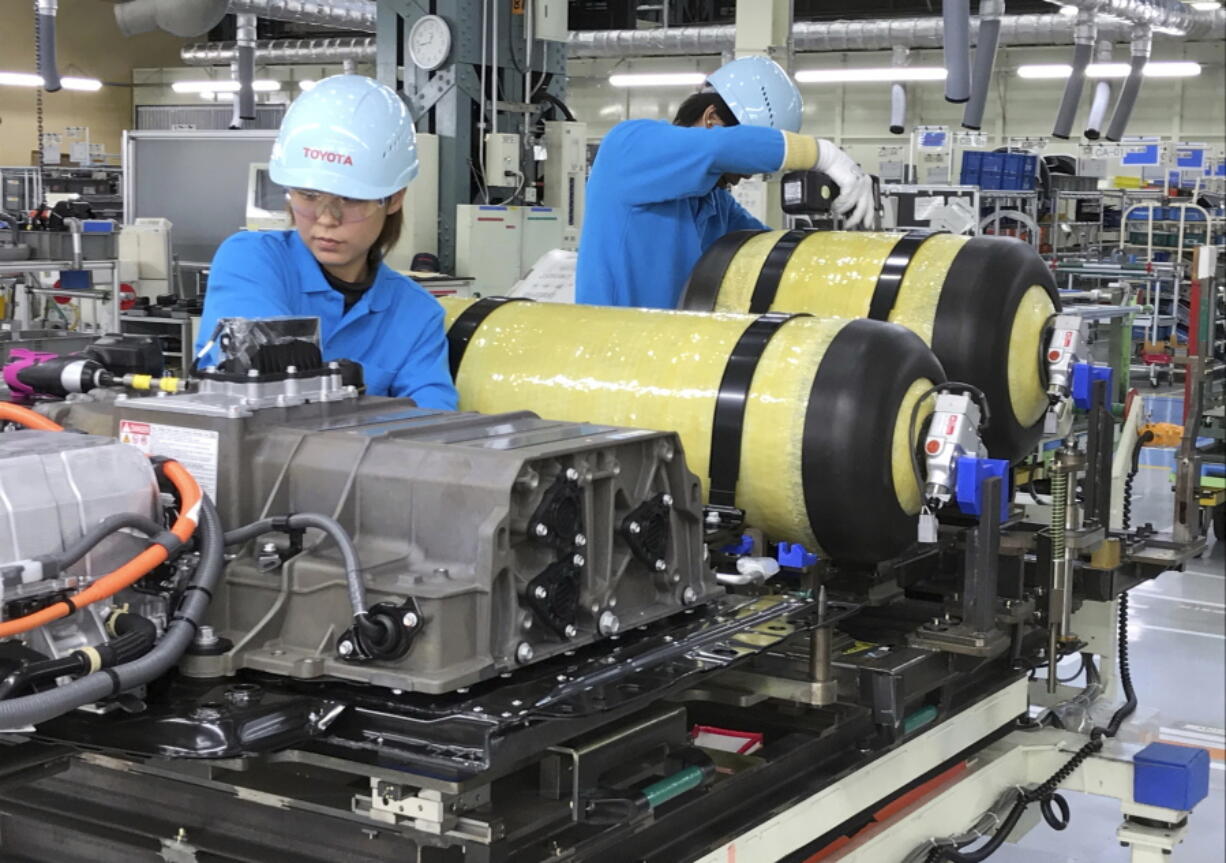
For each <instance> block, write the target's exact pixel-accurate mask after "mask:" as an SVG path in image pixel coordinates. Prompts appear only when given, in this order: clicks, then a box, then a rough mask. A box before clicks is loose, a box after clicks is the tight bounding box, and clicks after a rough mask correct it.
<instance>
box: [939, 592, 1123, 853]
mask: <svg viewBox="0 0 1226 863" xmlns="http://www.w3.org/2000/svg"><path fill="white" fill-rule="evenodd" d="M1119 603H1120V613H1119V664H1120V685H1121V686H1122V687H1123V689H1124V703H1123V704H1121V705H1120V706H1119V708H1118V709H1117V710H1116V711H1115V713H1113V714H1112V715H1111V721H1110V722H1108V723H1107V727H1106V728H1101V727H1099V728H1095V729H1094V730H1093V731H1091V732H1090V739H1089V740H1087V741H1086V743H1085V744H1084V745H1083V746H1082V747H1081V748H1080V749H1078V750H1077V751H1076V752H1075V753H1073V757H1072V758H1070V759H1069V760H1068V761H1067V762H1065V764H1064V766H1063V767H1061V768H1060V769H1059V770H1057V771H1056V772H1055V773H1053V774H1052V775H1051V776H1050V777H1049V778H1048V780H1047V781H1046V782H1044V783H1043V784H1041V785H1039V786H1037V787H1035V788H1032V789H1030V790H1029V791H1023V792H1022V793H1021V796H1020V797H1018V800H1017V802H1016V803H1014V804H1013V808H1011V809H1010V810H1009V814H1008V815H1006V816H1005V818H1004V820H1002V821H1001V823H1000V827H998V828H997V829H996V832H995V833H993V834H992V836H991V838H990V839H989V840H988V841H987V842H986V843H985V844H984V845H983V846H982V847H981V848H977V849H975V850H974V851H967V852H962V851H958V850H957V849H954V848H941V847H939V846H936V847H934V848H933V849H932V850H931V851H929V852H928V856H927V858H926V863H941V861H949V863H981V861H983V860H986V859H988V858H989V857H991V856H992V855H993V854H994V853H996V851H997V849H998V848H1000V846H1001V845H1003V844H1004V843H1005V839H1007V838H1008V836H1009V834H1010V833H1012V832H1013V828H1014V827H1016V826H1017V822H1018V820H1019V819H1020V818H1021V817H1022V813H1023V812H1025V811H1026V807H1027V806H1029V805H1030V804H1031V803H1038V804H1039V811H1040V812H1041V813H1042V815H1043V820H1044V821H1046V822H1047V823H1048V825H1050V826H1051V828H1052V829H1054V830H1064V829H1065V828H1066V827H1068V825H1069V821H1070V820H1071V819H1072V810H1071V809H1070V808H1069V805H1068V801H1067V800H1066V799H1065V798H1064V796H1063V795H1062V794H1060V793H1059V792H1058V789H1059V788H1060V785H1061V784H1062V783H1063V782H1064V781H1065V780H1066V779H1068V778H1069V777H1070V776H1072V775H1073V774H1074V773H1076V772H1077V768H1078V767H1080V766H1081V765H1082V763H1083V762H1085V761H1086V760H1087V759H1088V758H1090V757H1091V756H1093V755H1096V754H1098V753H1099V752H1101V751H1102V748H1103V739H1104V738H1107V737H1114V736H1115V735H1116V734H1118V733H1119V730H1120V726H1121V725H1123V724H1124V720H1125V719H1127V718H1128V717H1129V716H1131V715H1132V714H1133V713H1134V712H1135V711H1136V709H1137V693H1136V690H1135V689H1134V688H1133V686H1132V669H1131V668H1130V666H1129V664H1128V594H1127V592H1125V593H1121V594H1120V598H1119ZM1057 810H1058V811H1057Z"/></svg>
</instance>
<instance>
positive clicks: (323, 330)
mask: <svg viewBox="0 0 1226 863" xmlns="http://www.w3.org/2000/svg"><path fill="white" fill-rule="evenodd" d="M269 175H270V177H271V178H272V180H273V181H274V182H276V183H278V184H280V185H282V186H284V187H285V188H286V189H288V190H289V191H288V194H287V197H288V201H289V209H290V213H291V215H292V216H293V219H294V230H290V231H251V232H241V233H238V234H235V235H234V236H232V237H230V238H229V239H227V240H226V241H225V242H224V243H222V244H221V247H220V248H219V249H218V250H217V254H216V255H215V257H214V258H213V263H212V266H211V268H210V270H209V287H208V293H207V294H206V295H205V302H204V313H203V315H202V317H201V321H200V342H199V343H198V344H197V354H198V360H199V362H201V363H208V362H215V361H216V360H215V350H216V349H215V348H214V347H213V345H212V338H211V336H212V334H213V332H214V330H215V328H216V325H217V322H218V320H220V319H221V318H230V317H239V318H264V317H278V316H293V317H316V318H319V322H320V336H321V339H322V345H321V347H322V349H323V356H324V359H326V360H341V359H347V360H353V361H354V362H357V363H360V364H361V365H362V369H363V375H364V379H365V383H366V391H367V392H368V393H370V394H372V395H388V396H404V397H408V398H411V399H413V400H414V401H415V402H417V404H418V405H419V406H421V407H424V408H437V409H443V410H455V408H456V402H457V396H456V390H455V386H454V385H453V384H452V381H451V376H450V374H449V371H448V365H447V339H446V334H445V332H444V328H443V309H442V307H441V306H440V305H439V304H438V302H437V301H436V300H435V299H434V298H433V297H432V296H430V294H429V293H428V292H426V291H425V290H424V289H423V288H422V287H421V286H420V285H418V284H417V283H416V282H414V281H412V280H411V279H408V278H406V277H404V276H402V275H400V274H399V273H396V272H394V271H393V270H392V269H390V268H389V267H388V266H387V265H386V264H384V263H383V262H382V257H383V255H384V254H385V253H386V252H387V251H388V250H389V249H390V248H391V247H392V246H393V245H395V243H396V240H397V239H398V238H399V235H400V229H401V225H402V222H403V213H402V210H401V208H402V206H403V203H404V194H405V187H406V186H408V184H409V182H410V181H411V180H412V179H413V178H414V177H415V176H416V175H417V145H416V135H415V132H414V130H413V123H412V120H411V119H410V118H409V115H408V111H407V109H406V107H405V105H404V103H403V101H401V99H400V97H399V96H397V95H396V93H395V92H394V91H392V90H391V89H390V88H388V87H386V86H384V85H382V84H380V83H378V82H376V81H374V80H372V79H370V78H365V77H362V76H359V75H337V76H334V77H332V78H328V79H325V80H323V81H321V82H319V83H318V84H317V85H316V86H315V87H314V88H313V89H312V90H310V91H309V92H308V93H305V94H303V95H302V96H300V97H299V98H298V99H297V100H296V101H295V102H294V103H293V104H292V105H291V106H290V109H289V111H287V112H286V115H285V119H284V120H283V121H282V123H281V129H280V132H279V134H278V136H277V142H276V144H275V145H274V146H273V152H272V158H271V159H270V161H269Z"/></svg>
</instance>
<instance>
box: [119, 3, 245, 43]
mask: <svg viewBox="0 0 1226 863" xmlns="http://www.w3.org/2000/svg"><path fill="white" fill-rule="evenodd" d="M225 16H226V0H128V2H127V3H120V4H118V5H117V6H116V7H115V23H116V24H118V25H119V32H121V33H123V35H125V36H135V35H136V34H137V33H148V32H150V31H152V30H159V29H160V30H165V31H166V32H167V33H171V34H173V35H175V36H184V37H187V36H199V35H200V34H201V33H207V32H208V31H209V30H210V29H212V28H213V27H216V26H217V24H218V23H219V22H220V21H221V19H222V18H224V17H225Z"/></svg>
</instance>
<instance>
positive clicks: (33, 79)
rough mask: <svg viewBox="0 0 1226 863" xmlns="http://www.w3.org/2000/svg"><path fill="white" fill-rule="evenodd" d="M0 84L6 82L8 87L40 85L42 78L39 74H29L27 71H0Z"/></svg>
mask: <svg viewBox="0 0 1226 863" xmlns="http://www.w3.org/2000/svg"><path fill="white" fill-rule="evenodd" d="M0 84H8V85H9V86H10V87H41V86H42V85H43V79H42V76H40V75H31V74H29V73H28V72H0Z"/></svg>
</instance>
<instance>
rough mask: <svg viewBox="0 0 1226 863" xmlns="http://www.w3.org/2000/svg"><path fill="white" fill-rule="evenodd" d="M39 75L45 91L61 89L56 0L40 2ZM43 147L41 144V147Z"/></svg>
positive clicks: (38, 34)
mask: <svg viewBox="0 0 1226 863" xmlns="http://www.w3.org/2000/svg"><path fill="white" fill-rule="evenodd" d="M37 8H38V20H37V21H35V22H34V26H35V28H36V29H37V30H38V32H37V34H36V35H37V37H38V74H39V75H41V76H42V79H43V89H44V90H46V91H47V92H48V93H54V92H55V91H57V90H59V89H60V68H59V64H58V63H57V62H56V57H55V13H56V8H57V7H56V0H38V7H37ZM39 146H41V144H40V145H39Z"/></svg>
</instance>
